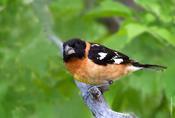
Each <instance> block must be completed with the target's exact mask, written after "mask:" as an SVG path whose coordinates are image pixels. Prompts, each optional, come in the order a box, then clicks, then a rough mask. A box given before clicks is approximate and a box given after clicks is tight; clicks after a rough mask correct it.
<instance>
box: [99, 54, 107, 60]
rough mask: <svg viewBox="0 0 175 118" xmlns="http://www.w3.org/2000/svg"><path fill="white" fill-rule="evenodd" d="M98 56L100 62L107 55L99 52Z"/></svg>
mask: <svg viewBox="0 0 175 118" xmlns="http://www.w3.org/2000/svg"><path fill="white" fill-rule="evenodd" d="M98 55H100V57H99V59H100V60H102V59H104V58H105V57H106V55H107V53H104V52H99V53H98Z"/></svg>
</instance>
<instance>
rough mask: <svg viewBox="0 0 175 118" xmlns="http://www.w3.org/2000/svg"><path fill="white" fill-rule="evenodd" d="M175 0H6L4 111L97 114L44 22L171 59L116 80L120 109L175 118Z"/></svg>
mask: <svg viewBox="0 0 175 118" xmlns="http://www.w3.org/2000/svg"><path fill="white" fill-rule="evenodd" d="M174 6H175V1H174V0H166V1H165V0H135V1H133V0H113V1H112V0H74V1H73V0H40V1H38V0H1V1H0V117H1V118H67V117H69V118H90V117H93V116H92V114H91V113H90V111H89V110H88V108H87V107H86V105H85V104H84V103H83V101H82V98H81V96H80V92H79V90H78V89H77V87H76V86H75V84H74V82H73V78H72V76H71V75H70V74H69V73H68V72H67V71H66V69H65V67H64V64H63V61H62V59H61V57H59V56H58V55H59V54H58V49H57V48H56V47H55V46H54V45H53V44H52V43H51V42H50V41H49V40H48V39H47V36H46V32H44V31H43V24H45V27H47V29H49V30H53V32H54V33H55V34H56V35H57V36H59V37H61V38H62V39H63V40H68V39H70V38H74V37H80V38H83V39H86V40H88V41H92V42H98V43H101V44H104V45H106V46H108V47H110V48H113V49H116V50H119V51H122V52H124V53H125V54H127V55H129V56H130V57H132V58H135V59H137V60H139V61H141V62H146V63H155V64H162V65H166V66H167V67H168V69H167V70H166V71H164V72H154V71H140V72H135V73H133V74H130V75H129V76H126V77H123V79H121V80H119V81H117V82H115V83H114V84H113V85H112V86H111V88H110V91H109V92H107V93H105V97H106V99H107V101H108V103H109V104H110V106H111V107H112V109H113V110H116V111H120V112H131V113H134V114H136V115H137V116H138V117H140V118H175V86H174V85H175V78H174V77H175V74H174V71H175V61H174V60H175V59H174V58H175V52H174V51H175V7H174Z"/></svg>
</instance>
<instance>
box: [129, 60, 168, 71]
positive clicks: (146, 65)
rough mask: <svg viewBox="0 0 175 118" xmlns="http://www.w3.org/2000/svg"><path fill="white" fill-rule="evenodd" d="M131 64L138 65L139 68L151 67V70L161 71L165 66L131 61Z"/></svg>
mask: <svg viewBox="0 0 175 118" xmlns="http://www.w3.org/2000/svg"><path fill="white" fill-rule="evenodd" d="M132 65H133V66H135V67H138V68H140V69H153V70H158V71H163V70H165V69H166V68H167V67H165V66H161V65H153V64H140V63H138V62H133V63H132Z"/></svg>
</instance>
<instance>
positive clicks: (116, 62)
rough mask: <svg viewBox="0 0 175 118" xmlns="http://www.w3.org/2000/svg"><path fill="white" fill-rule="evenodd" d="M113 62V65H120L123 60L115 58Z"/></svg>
mask: <svg viewBox="0 0 175 118" xmlns="http://www.w3.org/2000/svg"><path fill="white" fill-rule="evenodd" d="M113 60H114V63H115V64H120V63H121V62H123V59H116V58H113Z"/></svg>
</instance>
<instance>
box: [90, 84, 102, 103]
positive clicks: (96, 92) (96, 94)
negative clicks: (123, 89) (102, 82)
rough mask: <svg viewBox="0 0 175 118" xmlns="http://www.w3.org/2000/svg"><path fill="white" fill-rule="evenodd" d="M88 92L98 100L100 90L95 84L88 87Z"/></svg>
mask: <svg viewBox="0 0 175 118" xmlns="http://www.w3.org/2000/svg"><path fill="white" fill-rule="evenodd" d="M88 92H89V93H90V95H91V97H92V98H94V99H96V100H98V99H99V97H100V96H101V95H102V93H101V91H100V90H99V89H98V87H97V86H92V87H90V88H89V89H88Z"/></svg>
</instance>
